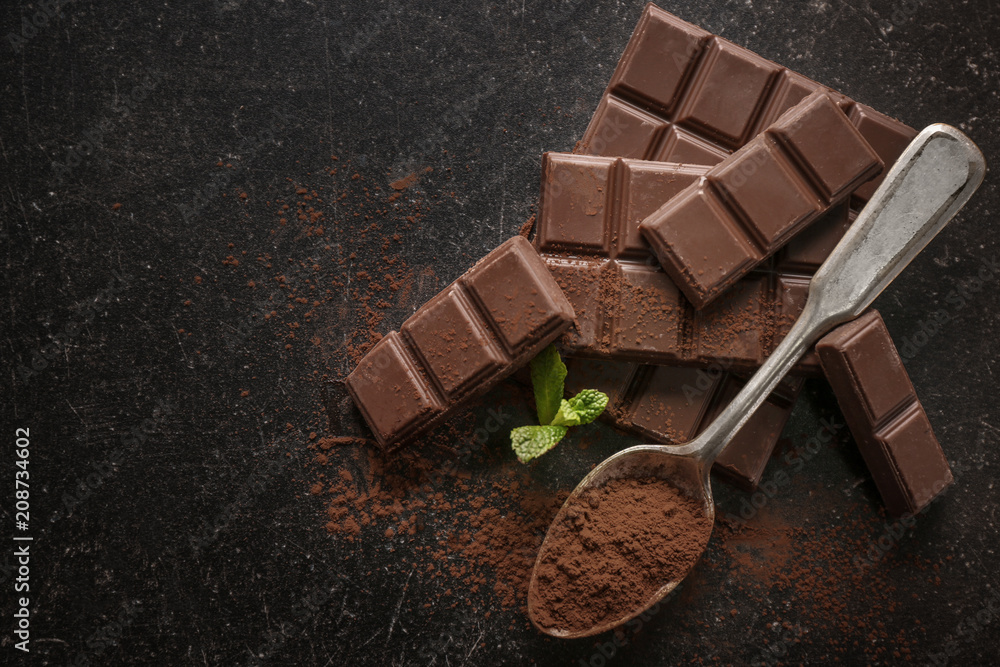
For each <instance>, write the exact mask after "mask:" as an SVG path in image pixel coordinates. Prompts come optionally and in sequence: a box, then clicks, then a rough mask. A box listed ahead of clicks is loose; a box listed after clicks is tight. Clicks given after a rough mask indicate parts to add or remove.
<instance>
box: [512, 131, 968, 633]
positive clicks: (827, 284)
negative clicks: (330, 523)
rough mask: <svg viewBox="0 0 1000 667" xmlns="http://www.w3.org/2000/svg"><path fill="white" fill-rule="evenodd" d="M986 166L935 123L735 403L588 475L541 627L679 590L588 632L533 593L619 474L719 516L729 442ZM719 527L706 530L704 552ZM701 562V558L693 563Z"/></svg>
mask: <svg viewBox="0 0 1000 667" xmlns="http://www.w3.org/2000/svg"><path fill="white" fill-rule="evenodd" d="M985 172H986V163H985V160H984V159H983V155H982V153H981V152H980V151H979V149H978V148H977V147H976V145H975V144H973V143H972V141H970V140H969V138H968V137H966V136H965V135H964V134H962V133H961V132H960V131H958V130H957V129H955V128H953V127H951V126H949V125H942V124H936V125H930V126H928V127H926V128H925V129H924V130H923V131H922V132H921V133H920V134H918V135H917V137H916V138H915V139H914V140H913V142H912V143H911V144H910V145H909V147H907V149H906V151H904V152H903V154H902V155H901V156H900V158H899V159H898V160H897V161H896V164H895V165H894V166H893V168H892V169H891V170H890V171H889V173H888V174H887V175H886V178H885V180H884V181H883V183H882V185H881V186H880V187H879V188H878V189H877V190H876V192H875V194H874V195H873V196H872V198H871V200H870V201H869V202H868V204H867V206H865V208H864V209H863V210H862V211H861V214H860V215H859V216H858V218H857V220H856V221H855V222H854V224H853V225H851V227H850V229H849V230H848V231H847V234H846V235H845V236H844V238H843V239H841V241H840V243H839V244H838V245H837V247H836V248H835V249H834V251H833V252H832V253H831V254H830V256H829V257H828V258H827V260H826V261H825V262H824V263H823V266H821V267H820V269H819V271H817V272H816V274H815V275H814V276H813V278H812V282H810V284H809V297H808V300H807V302H806V305H805V307H804V309H803V311H802V314H801V315H800V316H799V318H798V320H797V321H796V322H795V325H794V326H793V327H792V328H791V330H790V331H789V332H788V335H787V336H785V339H784V340H783V341H782V342H781V344H780V345H778V347H777V349H775V351H774V352H773V353H772V354H771V356H770V357H769V358H768V359H767V361H766V362H765V363H764V365H763V366H761V367H760V369H759V370H758V371H757V372H756V374H754V376H753V378H751V380H750V382H748V383H747V385H746V386H745V387H744V388H743V390H742V391H741V392H740V393H739V394H738V395H737V396H736V398H734V399H733V401H732V403H730V404H729V406H728V407H727V408H726V410H725V411H724V412H723V413H722V414H721V415H719V417H718V418H717V419H716V420H715V421H714V422H712V424H710V425H709V426H708V428H706V429H705V431H703V432H702V434H701V435H699V436H698V437H697V438H696V439H694V440H692V441H691V442H689V443H686V444H684V445H681V446H669V447H668V446H663V445H639V446H636V447H629V448H628V449H625V450H622V451H620V452H618V453H617V454H614V455H612V456H610V457H608V458H607V459H605V460H604V461H603V462H602V463H601V464H600V465H598V466H597V467H596V468H594V470H592V471H591V472H590V474H588V475H587V476H586V477H584V478H583V481H581V482H580V483H579V484H578V485H577V487H576V489H574V490H573V493H572V494H570V496H569V498H568V499H567V500H566V502H565V503H564V504H563V507H562V509H561V510H560V511H559V514H558V515H556V518H555V519H554V520H553V522H552V524H551V525H550V526H549V530H548V533H547V534H546V536H545V541H544V542H543V543H542V547H541V549H540V550H539V554H538V558H537V560H536V561H535V567H534V570H533V571H532V573H531V582H530V584H529V595H528V615H529V616H530V617H531V620H532V622H533V623H534V624H535V626H536V627H537V628H538V629H539V630H541V631H542V632H545V633H547V634H550V635H552V636H555V637H564V638H575V637H586V636H589V635H594V634H598V633H600V632H604V631H605V630H610V629H611V628H613V627H615V626H618V625H620V624H622V623H624V622H626V621H628V620H629V619H631V618H634V617H635V616H637V615H638V614H640V613H642V612H643V611H644V610H646V609H647V608H648V607H649V606H650V605H652V604H654V603H656V602H658V601H659V600H661V599H662V598H663V597H664V596H665V595H667V594H668V593H669V592H670V591H672V590H673V589H674V588H675V587H676V586H677V585H678V584H679V583H680V582H681V580H682V579H683V578H684V576H686V575H687V572H685V573H684V574H682V575H680V576H679V577H677V578H676V579H674V580H673V581H665V582H663V586H662V587H660V588H659V590H657V591H656V593H655V594H654V595H652V596H651V597H650V598H649V599H648V600H644V601H637V603H636V605H635V607H634V609H632V610H631V611H629V612H627V613H624V614H622V615H621V616H620V617H619V618H611V619H607V620H605V621H604V622H601V623H600V624H598V625H596V626H594V627H591V628H587V629H583V630H581V629H578V628H577V629H567V628H557V627H548V628H546V627H542V626H541V625H539V623H538V613H537V610H535V609H534V604H533V598H536V597H537V595H535V594H534V593H536V592H537V590H538V586H539V580H538V571H539V566H540V564H541V561H542V556H543V555H544V554H545V552H546V547H547V546H548V544H549V542H550V541H551V540H552V538H553V533H554V532H555V529H556V527H557V526H558V525H559V524H560V523H561V522H563V521H564V520H565V514H566V510H567V507H568V506H569V505H570V504H571V503H572V502H573V501H574V500H575V499H577V498H579V496H580V495H581V494H583V493H584V492H586V491H588V490H590V489H594V488H597V487H600V486H602V485H604V484H605V483H607V482H608V481H609V480H612V479H616V478H649V477H658V478H661V479H664V480H669V482H670V483H671V484H672V485H674V486H676V487H677V488H678V489H680V490H681V491H682V492H683V493H685V494H687V495H689V496H690V497H692V498H694V499H696V500H698V501H699V502H701V504H702V506H703V511H704V514H705V517H706V518H707V519H708V520H709V522H710V523H714V520H715V503H714V501H713V500H712V487H711V484H710V483H709V472H710V471H711V469H712V463H713V461H715V457H716V456H718V455H719V453H720V452H721V451H722V450H723V449H724V448H725V446H726V445H727V444H728V443H729V441H730V440H731V439H732V438H733V436H734V435H736V433H737V432H738V431H739V430H740V428H741V427H742V426H743V424H745V423H746V421H747V420H748V419H749V418H750V416H751V415H752V414H753V412H754V411H755V410H756V409H757V408H758V407H759V406H760V404H761V403H762V402H763V401H764V399H765V398H766V397H767V396H768V394H770V393H771V391H772V390H773V389H774V387H775V386H776V385H777V384H778V382H779V381H780V380H781V378H782V377H784V375H785V373H786V372H787V371H788V370H789V369H790V368H791V367H792V366H793V365H794V364H795V362H796V361H797V360H798V359H799V357H801V356H802V354H803V353H805V351H806V350H808V349H809V347H810V346H811V345H812V344H813V343H814V342H816V340H818V339H819V338H820V336H822V335H823V334H824V333H826V332H827V331H829V330H830V329H832V328H833V327H835V326H836V325H838V324H841V323H843V322H846V321H848V320H851V319H853V318H855V317H857V316H858V315H860V314H861V313H862V311H864V309H865V308H867V307H868V305H869V304H871V302H872V301H874V300H875V297H876V296H878V295H879V293H880V292H881V291H882V290H883V289H885V287H886V286H887V285H888V284H889V283H890V282H892V280H893V279H894V278H895V277H896V276H897V275H899V272H900V271H902V270H903V268H904V267H905V266H906V265H907V264H909V263H910V261H911V260H912V259H913V258H914V257H915V256H916V255H917V253H919V252H920V251H921V250H922V249H923V248H924V246H926V245H927V244H928V243H929V242H930V240H931V239H932V238H934V236H935V235H936V234H937V233H938V232H939V231H941V229H942V228H943V227H944V226H945V225H946V224H947V223H948V221H950V220H951V219H952V217H954V215H955V214H956V213H957V212H958V210H959V209H961V208H962V206H964V205H965V203H966V202H967V201H968V200H969V197H971V196H972V193H973V192H975V191H976V189H977V188H978V187H979V185H980V183H982V181H983V176H984V175H985ZM710 535H711V530H708V531H706V532H705V535H704V544H703V545H702V549H704V547H705V546H707V544H708V539H709V536H710ZM693 564H694V562H692V566H693Z"/></svg>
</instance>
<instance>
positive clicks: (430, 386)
mask: <svg viewBox="0 0 1000 667" xmlns="http://www.w3.org/2000/svg"><path fill="white" fill-rule="evenodd" d="M572 320H573V308H572V306H571V305H570V303H569V301H567V300H566V297H565V296H563V294H562V292H561V291H560V290H559V286H558V285H557V284H556V281H555V280H554V279H553V278H552V276H551V275H550V274H549V272H548V270H547V269H546V268H545V264H544V262H543V261H542V259H541V258H540V257H539V256H538V254H537V253H536V252H535V250H534V248H532V247H531V244H529V243H528V242H527V241H526V240H525V239H524V238H522V237H520V236H516V237H514V238H512V239H510V240H508V241H507V242H505V243H504V244H503V245H501V246H500V247H499V248H497V249H496V250H494V251H493V252H491V253H490V254H489V255H487V256H486V257H484V258H483V259H482V260H480V261H479V262H478V263H477V264H476V265H475V266H474V267H472V268H471V269H469V271H467V272H466V273H465V275H463V276H461V277H460V278H459V279H458V280H456V281H455V282H453V283H452V284H451V285H449V286H448V287H447V288H445V290H444V291H443V292H441V293H440V294H438V295H437V296H436V297H434V298H433V299H431V300H430V301H429V302H428V303H427V304H425V305H424V306H423V307H421V308H420V309H419V310H417V312H416V313H414V314H413V315H412V316H410V318H409V319H408V320H406V322H404V323H403V326H402V327H401V328H400V332H399V333H396V332H392V333H390V334H388V335H387V336H385V337H384V338H383V339H382V340H380V341H379V342H378V343H377V344H376V345H375V347H373V348H372V349H371V351H369V352H368V354H367V355H365V357H364V358H363V359H362V360H361V362H360V363H359V364H358V366H357V368H355V369H354V371H353V372H351V374H350V375H348V376H347V381H346V386H347V390H348V392H350V394H351V397H352V398H353V399H354V402H355V403H356V404H357V406H358V408H359V409H360V411H361V414H362V415H364V418H365V421H367V422H368V426H369V427H371V429H372V431H373V432H374V433H375V437H376V438H377V439H378V442H379V444H380V445H381V446H382V447H384V448H385V449H388V450H391V449H395V448H397V447H399V446H401V445H403V444H405V443H406V442H408V441H410V440H412V439H413V438H415V437H417V436H418V435H420V434H421V433H423V432H425V431H427V430H428V429H430V428H432V427H433V426H435V425H437V424H439V423H441V422H442V421H444V420H445V419H446V418H447V417H448V416H449V415H451V414H453V413H454V412H455V410H457V409H459V408H460V407H461V406H462V405H464V404H465V403H466V402H467V401H468V400H469V399H471V398H472V397H473V396H476V395H479V394H482V393H484V392H486V391H487V390H488V389H489V388H490V387H492V386H493V385H495V384H496V383H497V382H499V381H500V380H501V379H503V378H504V377H506V376H507V375H509V374H510V373H512V372H513V371H515V370H516V369H517V368H518V367H519V366H522V365H524V364H525V363H527V362H528V361H530V360H531V358H532V357H534V356H535V355H536V354H537V353H538V352H539V351H540V350H541V349H542V348H544V347H545V346H546V345H548V344H549V343H551V342H552V341H553V340H555V339H556V338H557V337H558V336H559V335H560V334H561V333H563V331H565V330H566V329H567V328H568V327H569V325H570V323H571V322H572Z"/></svg>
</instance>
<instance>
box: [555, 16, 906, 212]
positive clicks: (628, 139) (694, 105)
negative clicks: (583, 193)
mask: <svg viewBox="0 0 1000 667" xmlns="http://www.w3.org/2000/svg"><path fill="white" fill-rule="evenodd" d="M817 90H822V91H825V92H827V93H828V94H830V95H831V96H833V98H834V99H835V100H836V101H837V104H838V106H839V107H840V108H841V109H843V111H844V112H845V113H846V114H847V115H848V117H849V118H850V120H851V123H852V124H853V125H854V126H855V127H857V128H858V130H859V131H860V132H861V134H862V135H863V136H864V137H865V139H866V140H867V141H868V142H869V143H870V144H871V146H872V147H873V148H874V149H875V151H876V152H877V153H878V155H879V158H880V159H881V160H882V162H883V163H884V164H885V166H886V170H888V168H889V167H890V166H891V165H892V163H894V162H895V161H896V158H898V157H899V155H900V153H902V151H903V149H904V148H906V146H907V145H908V144H909V143H910V140H911V139H913V137H915V136H916V134H917V133H916V130H914V129H913V128H911V127H908V126H906V125H904V124H903V123H900V122H899V121H897V120H894V119H892V118H889V117H888V116H885V115H883V114H880V113H879V112H877V111H875V110H874V109H872V108H871V107H868V106H866V105H864V104H859V103H857V102H855V101H853V100H851V99H849V98H847V97H844V96H843V95H840V94H839V93H835V92H833V91H831V90H830V89H829V88H826V87H824V86H821V85H820V84H818V83H816V82H815V81H811V80H810V79H807V78H806V77H804V76H802V75H801V74H796V73H795V72H792V71H790V70H788V69H786V68H784V67H781V66H780V65H777V64H775V63H773V62H770V61H768V60H765V59H763V58H761V57H760V56H758V55H756V54H754V53H752V52H750V51H748V50H747V49H744V48H742V47H740V46H737V45H736V44H733V43H732V42H730V41H728V40H726V39H723V38H722V37H717V36H714V35H712V34H710V33H708V32H706V31H705V30H703V29H701V28H699V27H697V26H695V25H692V24H690V23H687V22H685V21H682V20H681V19H679V18H677V17H676V16H674V15H672V14H670V13H668V12H666V11H664V10H662V9H660V8H659V7H657V6H655V5H653V4H647V5H646V8H645V10H643V13H642V18H641V19H640V20H639V23H638V25H637V26H636V28H635V32H633V33H632V38H631V39H630V40H629V43H628V45H627V46H626V47H625V52H624V53H623V54H622V57H621V60H620V61H619V62H618V67H617V68H616V69H615V72H614V74H613V75H612V77H611V83H610V84H609V85H608V88H607V90H606V91H605V92H604V96H603V97H602V98H601V101H600V103H599V104H598V106H597V110H596V111H595V113H594V117H593V118H592V119H591V121H590V125H589V126H588V127H587V131H586V132H585V133H584V136H583V139H582V140H581V141H580V143H579V144H578V147H577V149H576V150H575V151H574V152H576V153H585V154H591V155H603V156H608V157H627V158H637V159H645V160H657V161H661V162H684V163H694V164H703V165H714V164H717V163H719V162H721V161H722V160H723V159H724V158H725V157H726V156H727V155H729V154H730V153H732V152H733V151H735V150H737V149H738V148H740V147H742V146H743V145H744V144H745V143H746V142H748V141H749V140H750V139H752V138H753V137H754V136H756V135H757V134H758V133H759V132H761V131H762V130H763V129H764V128H766V127H768V126H769V125H771V124H772V123H773V122H774V121H775V120H777V119H778V117H779V116H781V115H782V114H783V113H784V112H785V111H787V110H789V109H791V108H792V107H793V106H795V105H796V104H797V103H798V102H800V101H801V100H802V99H804V98H805V97H807V96H808V95H809V94H810V93H813V92H816V91H817ZM881 178H882V177H881V176H879V177H876V178H875V179H874V180H872V181H869V182H868V183H867V184H865V185H863V186H861V187H860V188H858V189H857V190H855V192H854V194H853V196H852V204H851V206H852V208H854V209H855V210H857V209H859V208H860V207H861V206H862V205H863V204H864V202H865V201H867V200H868V198H869V197H871V195H872V193H873V192H874V191H875V188H876V187H878V184H879V183H880V182H881Z"/></svg>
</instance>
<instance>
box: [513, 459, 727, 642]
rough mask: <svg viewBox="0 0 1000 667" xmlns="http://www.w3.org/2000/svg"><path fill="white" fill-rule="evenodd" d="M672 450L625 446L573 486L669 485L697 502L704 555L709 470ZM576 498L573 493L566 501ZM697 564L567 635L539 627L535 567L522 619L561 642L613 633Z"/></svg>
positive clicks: (562, 515)
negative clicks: (630, 605)
mask: <svg viewBox="0 0 1000 667" xmlns="http://www.w3.org/2000/svg"><path fill="white" fill-rule="evenodd" d="M678 449H680V448H678V447H667V446H664V445H639V446H637V447H629V448H628V449H624V450H622V451H620V452H618V453H616V454H613V455H611V456H609V457H608V458H606V459H605V460H604V461H602V462H601V464H600V465H598V466H597V467H596V468H594V469H593V470H591V471H590V473H588V474H587V476H586V477H584V478H583V480H582V481H581V482H580V484H579V485H578V487H577V489H578V490H581V493H582V490H583V489H594V488H598V487H601V486H603V485H605V484H607V483H608V482H610V481H611V480H614V479H647V478H653V477H655V478H657V479H662V480H665V481H667V482H669V483H670V485H671V486H673V487H675V488H676V489H678V490H679V491H680V492H681V493H683V494H684V495H685V496H687V497H688V498H691V499H693V500H695V501H697V502H698V503H699V506H700V507H701V511H702V513H703V515H704V517H705V518H706V519H707V520H708V525H709V529H708V530H706V531H705V532H704V535H703V536H701V537H702V543H701V544H700V550H701V551H704V549H705V547H707V546H708V540H709V537H710V536H711V534H712V530H711V527H712V525H714V523H715V502H714V501H713V499H712V485H711V484H710V483H709V472H710V470H711V465H710V464H709V465H707V466H706V465H705V463H704V462H703V461H701V460H700V459H698V458H697V457H693V456H691V455H684V454H679V453H678ZM578 495H579V494H577V493H576V492H574V493H573V496H572V497H576V496H578ZM570 506H571V503H570V502H569V499H567V501H566V503H564V504H563V506H562V508H560V510H559V512H558V514H556V516H555V518H554V519H553V521H552V526H553V527H554V526H559V525H564V524H565V522H566V520H567V517H566V513H567V511H568V509H569V507H570ZM551 533H552V528H550V529H549V535H546V538H545V542H546V544H548V543H550V540H549V537H550V535H551ZM544 553H545V545H543V546H542V549H541V550H540V551H539V561H540V560H541V559H542V556H543V555H544ZM696 562H697V559H695V560H693V561H691V564H690V565H689V566H688V568H687V569H686V570H684V571H683V572H682V573H680V574H679V575H678V576H677V577H675V578H673V579H671V580H670V581H666V582H664V583H663V585H662V586H660V587H659V588H658V589H657V590H656V591H655V592H653V594H652V595H650V596H649V599H648V600H646V601H637V602H639V604H637V605H636V606H635V607H634V608H632V609H631V610H630V611H628V612H626V613H624V614H621V615H618V616H616V617H613V618H607V619H605V620H603V621H601V622H600V623H598V624H597V625H595V626H593V627H591V628H587V629H586V630H573V629H567V628H554V627H545V626H543V625H542V624H540V623H539V620H538V619H539V617H540V614H539V613H538V610H537V609H535V604H536V603H535V600H537V599H538V594H537V593H538V587H539V586H540V585H542V583H541V582H540V581H539V576H538V571H539V568H538V565H537V564H536V566H535V567H534V569H533V570H532V572H531V581H530V582H529V584H528V616H529V617H530V618H531V620H532V622H533V623H534V624H535V627H537V628H538V629H539V630H541V631H542V632H545V633H547V634H550V635H552V636H554V637H560V638H562V639H577V638H579V637H587V636H590V635H595V634H600V633H602V632H605V631H606V630H610V629H612V628H615V627H617V626H619V625H621V624H622V623H626V622H627V621H630V620H631V619H633V618H635V617H636V616H638V615H639V614H641V613H642V612H643V611H645V610H646V609H648V608H649V607H650V606H652V605H654V604H656V602H658V601H659V600H662V599H663V598H664V597H666V596H667V595H668V594H669V593H670V592H671V591H673V590H674V589H675V588H677V586H678V585H679V584H680V583H681V581H683V580H684V577H686V576H687V573H688V572H689V571H690V570H691V568H692V567H694V565H695V563H696Z"/></svg>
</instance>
